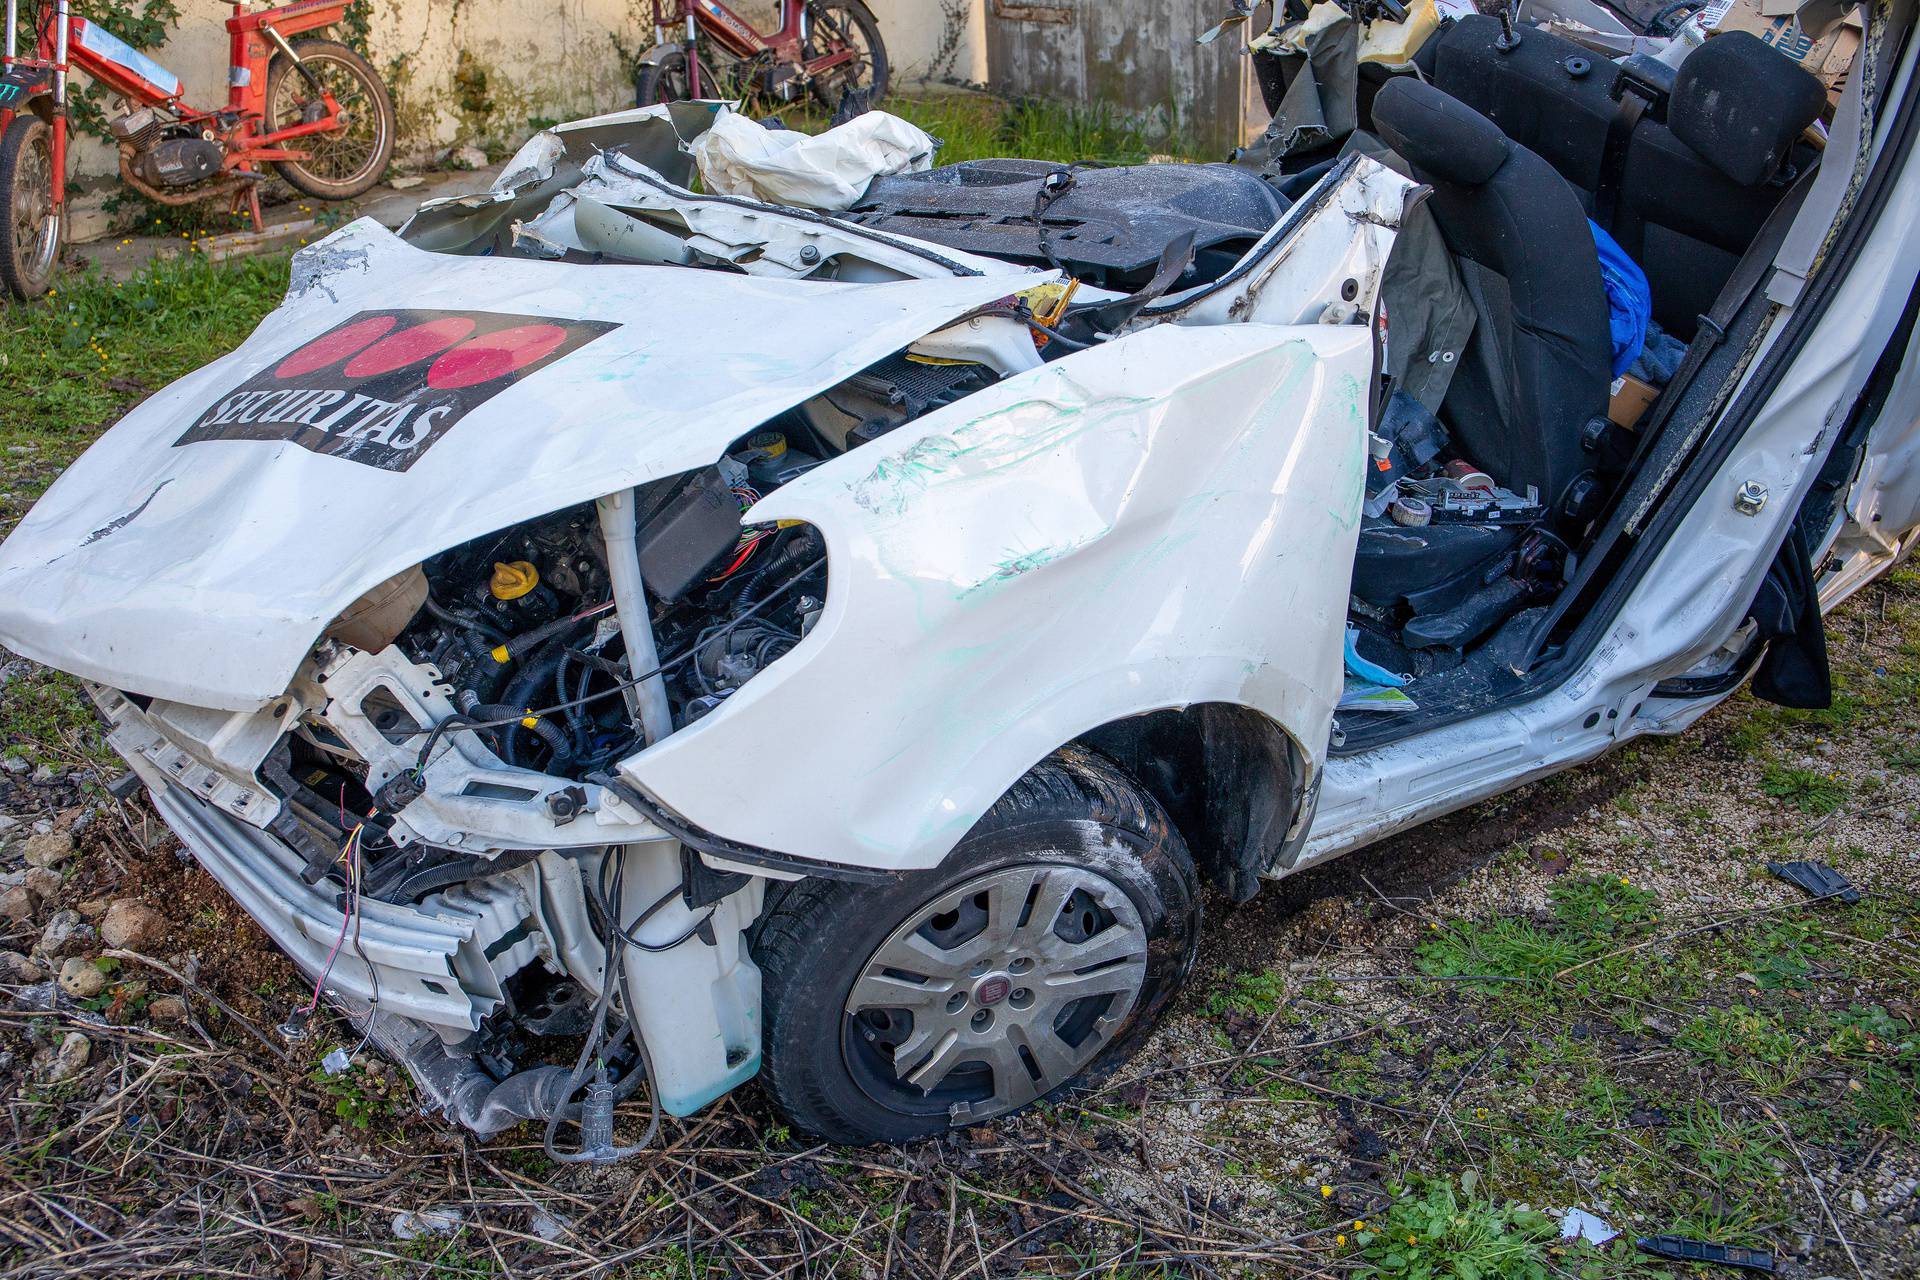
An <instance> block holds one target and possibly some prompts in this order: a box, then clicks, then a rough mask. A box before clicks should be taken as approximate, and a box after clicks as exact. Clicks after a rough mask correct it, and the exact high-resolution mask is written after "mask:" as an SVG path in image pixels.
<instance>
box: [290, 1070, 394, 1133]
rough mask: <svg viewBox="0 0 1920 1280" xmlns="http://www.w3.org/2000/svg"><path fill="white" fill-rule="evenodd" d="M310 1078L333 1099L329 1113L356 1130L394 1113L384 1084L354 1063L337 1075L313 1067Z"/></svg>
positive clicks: (382, 1079)
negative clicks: (331, 1111)
mask: <svg viewBox="0 0 1920 1280" xmlns="http://www.w3.org/2000/svg"><path fill="white" fill-rule="evenodd" d="M310 1079H312V1080H313V1082H314V1083H315V1084H317V1085H319V1086H320V1089H321V1092H323V1093H325V1094H326V1095H327V1096H328V1097H330V1098H332V1099H333V1113H334V1114H335V1115H337V1116H339V1117H340V1119H341V1120H343V1121H345V1122H346V1123H347V1124H349V1125H352V1126H353V1127H354V1128H356V1129H366V1128H370V1127H372V1125H373V1122H374V1121H376V1120H380V1119H383V1118H385V1117H387V1116H391V1115H393V1114H395V1112H396V1110H397V1109H396V1108H395V1106H394V1104H393V1099H392V1098H390V1097H389V1096H388V1095H387V1083H386V1080H385V1079H384V1078H382V1077H377V1076H374V1075H373V1074H371V1073H370V1072H368V1071H367V1069H366V1068H365V1067H364V1066H362V1065H360V1064H359V1063H357V1062H356V1063H354V1064H353V1065H352V1066H350V1067H348V1068H347V1069H346V1070H345V1071H342V1072H340V1073H339V1074H337V1075H329V1074H328V1073H327V1072H326V1070H325V1069H323V1068H320V1067H315V1068H314V1070H313V1072H312V1075H311V1076H310Z"/></svg>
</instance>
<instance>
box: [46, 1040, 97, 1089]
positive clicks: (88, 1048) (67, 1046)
mask: <svg viewBox="0 0 1920 1280" xmlns="http://www.w3.org/2000/svg"><path fill="white" fill-rule="evenodd" d="M92 1056H93V1041H91V1040H89V1039H87V1038H86V1037H85V1036H83V1035H81V1034H80V1033H79V1032H78V1031H70V1032H68V1033H67V1038H66V1039H64V1040H62V1041H61V1042H60V1050H59V1052H58V1053H56V1054H55V1055H54V1058H53V1066H52V1068H51V1069H50V1070H49V1071H48V1072H47V1083H48V1084H59V1083H60V1082H61V1081H62V1080H67V1079H71V1078H72V1077H74V1076H76V1075H78V1074H80V1072H81V1071H82V1070H84V1069H85V1067H86V1065H87V1059H88V1058H91V1057H92Z"/></svg>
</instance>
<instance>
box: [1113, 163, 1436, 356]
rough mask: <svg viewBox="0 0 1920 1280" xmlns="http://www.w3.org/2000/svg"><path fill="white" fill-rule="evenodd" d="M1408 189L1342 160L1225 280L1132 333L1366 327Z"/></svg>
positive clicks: (1376, 168) (1408, 184)
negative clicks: (1185, 328) (1169, 325)
mask: <svg viewBox="0 0 1920 1280" xmlns="http://www.w3.org/2000/svg"><path fill="white" fill-rule="evenodd" d="M1414 187H1415V184H1414V183H1413V182H1412V181H1411V180H1409V179H1407V178H1404V177H1402V176H1401V175H1400V174H1397V173H1395V172H1394V171H1393V170H1391V169H1389V168H1387V167H1386V166H1385V165H1383V164H1380V163H1379V162H1378V161H1375V160H1372V159H1370V158H1368V157H1366V156H1363V155H1353V156H1348V157H1347V158H1346V159H1344V160H1341V161H1340V162H1339V163H1338V164H1336V165H1335V166H1334V168H1333V170H1332V171H1331V172H1329V173H1328V174H1327V176H1326V177H1324V178H1322V179H1321V180H1320V182H1319V183H1318V184H1317V185H1316V186H1315V187H1314V188H1313V190H1311V191H1309V192H1308V193H1307V194H1306V196H1304V197H1302V199H1301V200H1300V201H1299V202H1298V203H1297V204H1295V205H1294V206H1293V208H1292V209H1290V210H1288V212H1287V216H1286V217H1285V218H1283V219H1281V221H1280V222H1279V224H1278V225H1276V226H1275V227H1274V228H1273V229H1272V230H1271V231H1269V232H1267V234H1266V235H1264V236H1262V237H1261V238H1260V241H1259V243H1257V244H1256V245H1255V246H1254V247H1253V248H1252V249H1251V250H1249V251H1248V253H1247V255H1246V256H1245V257H1244V258H1242V259H1241V260H1240V261H1239V263H1237V264H1236V265H1235V266H1234V268H1233V269H1232V270H1231V271H1229V272H1227V274H1226V275H1224V276H1222V277H1220V279H1218V280H1216V281H1214V282H1213V283H1212V284H1208V285H1203V286H1201V287H1200V288H1197V289H1190V290H1187V291H1186V292H1184V293H1179V294H1175V295H1174V296H1173V297H1171V298H1168V299H1166V300H1164V301H1161V302H1157V303H1154V304H1152V305H1150V306H1148V307H1147V308H1146V309H1145V310H1143V311H1142V312H1141V313H1140V315H1139V317H1138V319H1137V320H1136V322H1135V323H1136V324H1139V325H1146V324H1158V323H1161V322H1163V321H1167V320H1172V321H1174V322H1175V323H1177V324H1189V325H1216V324H1236V323H1238V324H1249V323H1251V324H1317V323H1326V322H1331V321H1334V320H1336V319H1340V318H1342V317H1344V319H1345V320H1346V321H1352V320H1364V319H1365V318H1367V317H1369V316H1371V315H1372V313H1373V306H1374V301H1375V299H1376V298H1377V297H1378V296H1379V292H1380V288H1381V283H1382V280H1383V279H1384V277H1385V274H1386V265H1387V257H1388V255H1389V254H1390V253H1391V252H1392V250H1393V243H1394V236H1395V233H1396V231H1397V230H1398V228H1399V226H1400V220H1401V215H1402V212H1403V210H1404V209H1405V207H1406V200H1407V194H1408V192H1410V191H1412V190H1413V189H1414ZM1330 309H1332V311H1331V313H1330Z"/></svg>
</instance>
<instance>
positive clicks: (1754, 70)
mask: <svg viewBox="0 0 1920 1280" xmlns="http://www.w3.org/2000/svg"><path fill="white" fill-rule="evenodd" d="M1500 36H1501V27H1500V23H1499V21H1498V20H1497V19H1495V18H1491V17H1487V16H1484V15H1474V16H1470V17H1466V18H1462V19H1461V20H1460V21H1459V22H1457V23H1454V24H1452V25H1450V26H1448V27H1447V28H1446V29H1445V30H1443V31H1442V32H1441V33H1440V34H1439V35H1438V36H1436V37H1435V38H1434V39H1433V40H1432V41H1430V42H1429V44H1428V49H1430V50H1431V52H1430V53H1429V52H1428V49H1423V50H1422V51H1421V58H1420V61H1421V62H1422V63H1423V65H1424V66H1425V68H1426V70H1427V71H1428V73H1429V74H1430V76H1431V78H1432V81H1433V84H1434V86H1435V87H1436V88H1438V89H1440V90H1442V91H1443V92H1445V93H1447V94H1449V95H1450V96H1452V97H1454V98H1458V99H1459V100H1460V101H1461V102H1464V103H1465V104H1466V105H1468V106H1469V107H1472V108H1473V109H1474V110H1476V111H1478V112H1481V113H1482V114H1484V115H1486V116H1487V117H1488V118H1489V119H1491V120H1492V121H1493V122H1494V123H1495V124H1496V125H1498V126H1499V127H1500V129H1501V131H1502V132H1503V133H1505V134H1506V135H1507V137H1509V138H1510V139H1512V140H1513V141H1515V142H1518V143H1519V144H1520V145H1521V146H1523V147H1526V148H1527V149H1529V150H1530V151H1533V152H1534V153H1535V154H1537V155H1538V156H1540V158H1541V159H1543V160H1545V161H1547V162H1548V163H1549V164H1551V165H1552V166H1553V167H1554V169H1555V170H1556V171H1558V172H1559V174H1560V176H1561V177H1563V178H1565V179H1566V180H1567V181H1568V182H1569V183H1571V184H1573V188H1574V194H1575V195H1576V197H1577V198H1578V199H1579V201H1580V203H1581V207H1582V208H1584V209H1585V210H1586V211H1587V212H1588V213H1589V214H1590V215H1592V216H1593V218H1594V220H1595V221H1596V222H1598V223H1599V224H1600V225H1601V226H1603V227H1605V228H1606V229H1607V231H1608V232H1609V233H1611V234H1612V236H1613V238H1614V239H1615V240H1617V241H1618V242H1619V243H1620V247H1621V248H1623V249H1625V250H1626V251H1627V254H1628V256H1630V257H1632V258H1633V260H1634V261H1635V262H1637V263H1638V264H1639V265H1640V267H1641V269H1642V270H1643V271H1645V272H1646V273H1647V279H1648V282H1649V284H1650V286H1651V288H1652V291H1653V314H1654V319H1656V320H1658V321H1659V322H1660V324H1661V325H1662V326H1663V327H1664V328H1666V329H1667V331H1668V332H1670V333H1672V334H1674V335H1675V336H1677V337H1680V338H1682V339H1686V338H1690V337H1691V336H1692V334H1693V331H1694V326H1695V318H1696V317H1697V316H1699V315H1700V314H1701V313H1702V312H1705V311H1706V310H1707V309H1708V308H1709V307H1711V306H1712V305H1713V300H1714V298H1715V297H1717V296H1718V294H1719V292H1720V290H1721V288H1722V287H1724V286H1725V284H1726V282H1727V278H1728V277H1729V276H1731V275H1732V274H1733V268H1734V264H1735V263H1737V262H1738V261H1739V259H1740V255H1741V254H1742V253H1743V252H1745V250H1746V248H1747V246H1748V245H1749V244H1750V243H1752V241H1753V238H1754V236H1755V235H1757V234H1758V233H1759V231H1760V227H1761V224H1763V223H1764V222H1765V221H1766V220H1767V215H1768V214H1769V213H1771V212H1772V211H1773V207H1774V206H1775V205H1776V204H1778V203H1779V202H1780V200H1781V199H1782V198H1783V197H1784V196H1785V195H1786V192H1787V188H1788V186H1789V185H1790V181H1789V180H1790V179H1791V178H1792V176H1793V172H1794V169H1795V167H1796V166H1799V167H1801V168H1804V167H1805V166H1806V165H1808V164H1811V163H1815V162H1816V161H1817V158H1818V153H1817V152H1815V151H1814V150H1813V149H1812V148H1810V147H1806V146H1804V145H1802V146H1796V140H1797V139H1798V138H1799V137H1800V135H1801V134H1802V133H1803V132H1804V131H1805V130H1806V128H1807V126H1808V125H1810V124H1812V123H1813V121H1814V120H1815V119H1817V118H1818V116H1819V114H1820V109H1821V106H1822V104H1823V103H1824V102H1825V92H1824V91H1823V90H1822V89H1821V87H1820V82H1819V81H1818V80H1817V79H1815V78H1814V77H1813V76H1812V75H1810V74H1809V73H1808V72H1806V71H1805V70H1803V69H1802V68H1800V67H1799V66H1797V65H1796V64H1794V63H1793V62H1792V61H1790V60H1788V59H1787V58H1784V57H1782V56H1781V55H1780V53H1779V52H1778V51H1776V50H1774V49H1772V48H1769V47H1768V46H1767V45H1766V44H1765V43H1764V42H1763V41H1761V40H1760V39H1759V38H1758V37H1756V36H1753V35H1751V34H1749V33H1747V32H1744V31H1733V32H1727V33H1725V34H1723V35H1717V36H1714V37H1713V38H1712V39H1710V40H1708V41H1706V43H1704V44H1703V45H1701V46H1700V47H1699V48H1698V49H1695V50H1694V51H1693V52H1692V53H1691V54H1689V55H1688V56H1687V59H1686V61H1685V62H1683V63H1681V64H1680V68H1679V71H1678V72H1676V73H1674V74H1673V78H1672V81H1671V84H1670V85H1667V86H1661V85H1656V84H1653V83H1651V82H1648V81H1646V80H1643V79H1641V78H1640V77H1638V76H1636V75H1632V74H1629V73H1628V72H1627V71H1626V70H1625V69H1624V68H1622V67H1621V66H1620V65H1619V64H1617V63H1615V62H1612V61H1610V60H1608V59H1607V58H1605V57H1604V56H1602V55H1600V54H1597V53H1594V52H1592V51H1591V50H1588V49H1584V48H1582V47H1581V46H1579V45H1577V44H1575V43H1573V42H1572V41H1570V40H1567V39H1565V38H1563V37H1560V36H1556V35H1554V34H1552V33H1551V32H1548V31H1543V30H1538V29H1533V28H1527V29H1523V30H1522V31H1521V33H1520V37H1519V41H1518V43H1517V44H1508V45H1506V46H1504V47H1503V46H1502V43H1501V39H1500Z"/></svg>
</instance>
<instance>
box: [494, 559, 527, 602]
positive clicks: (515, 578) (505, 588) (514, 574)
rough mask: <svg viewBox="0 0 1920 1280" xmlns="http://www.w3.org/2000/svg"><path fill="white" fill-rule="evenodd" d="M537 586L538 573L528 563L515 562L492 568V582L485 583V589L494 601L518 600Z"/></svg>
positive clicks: (524, 561) (496, 565)
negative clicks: (490, 593)
mask: <svg viewBox="0 0 1920 1280" xmlns="http://www.w3.org/2000/svg"><path fill="white" fill-rule="evenodd" d="M539 585H540V571H539V570H538V569H536V568H534V567H533V565H532V564H531V563H530V562H529V561H526V560H515V561H514V562H513V563H512V564H499V563H496V564H495V565H494V566H493V580H492V581H491V582H489V583H487V589H488V590H490V591H492V592H493V598H494V599H495V600H518V599H519V598H520V597H521V596H523V595H525V594H527V592H529V591H531V590H533V589H534V588H535V587H537V586H539Z"/></svg>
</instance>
